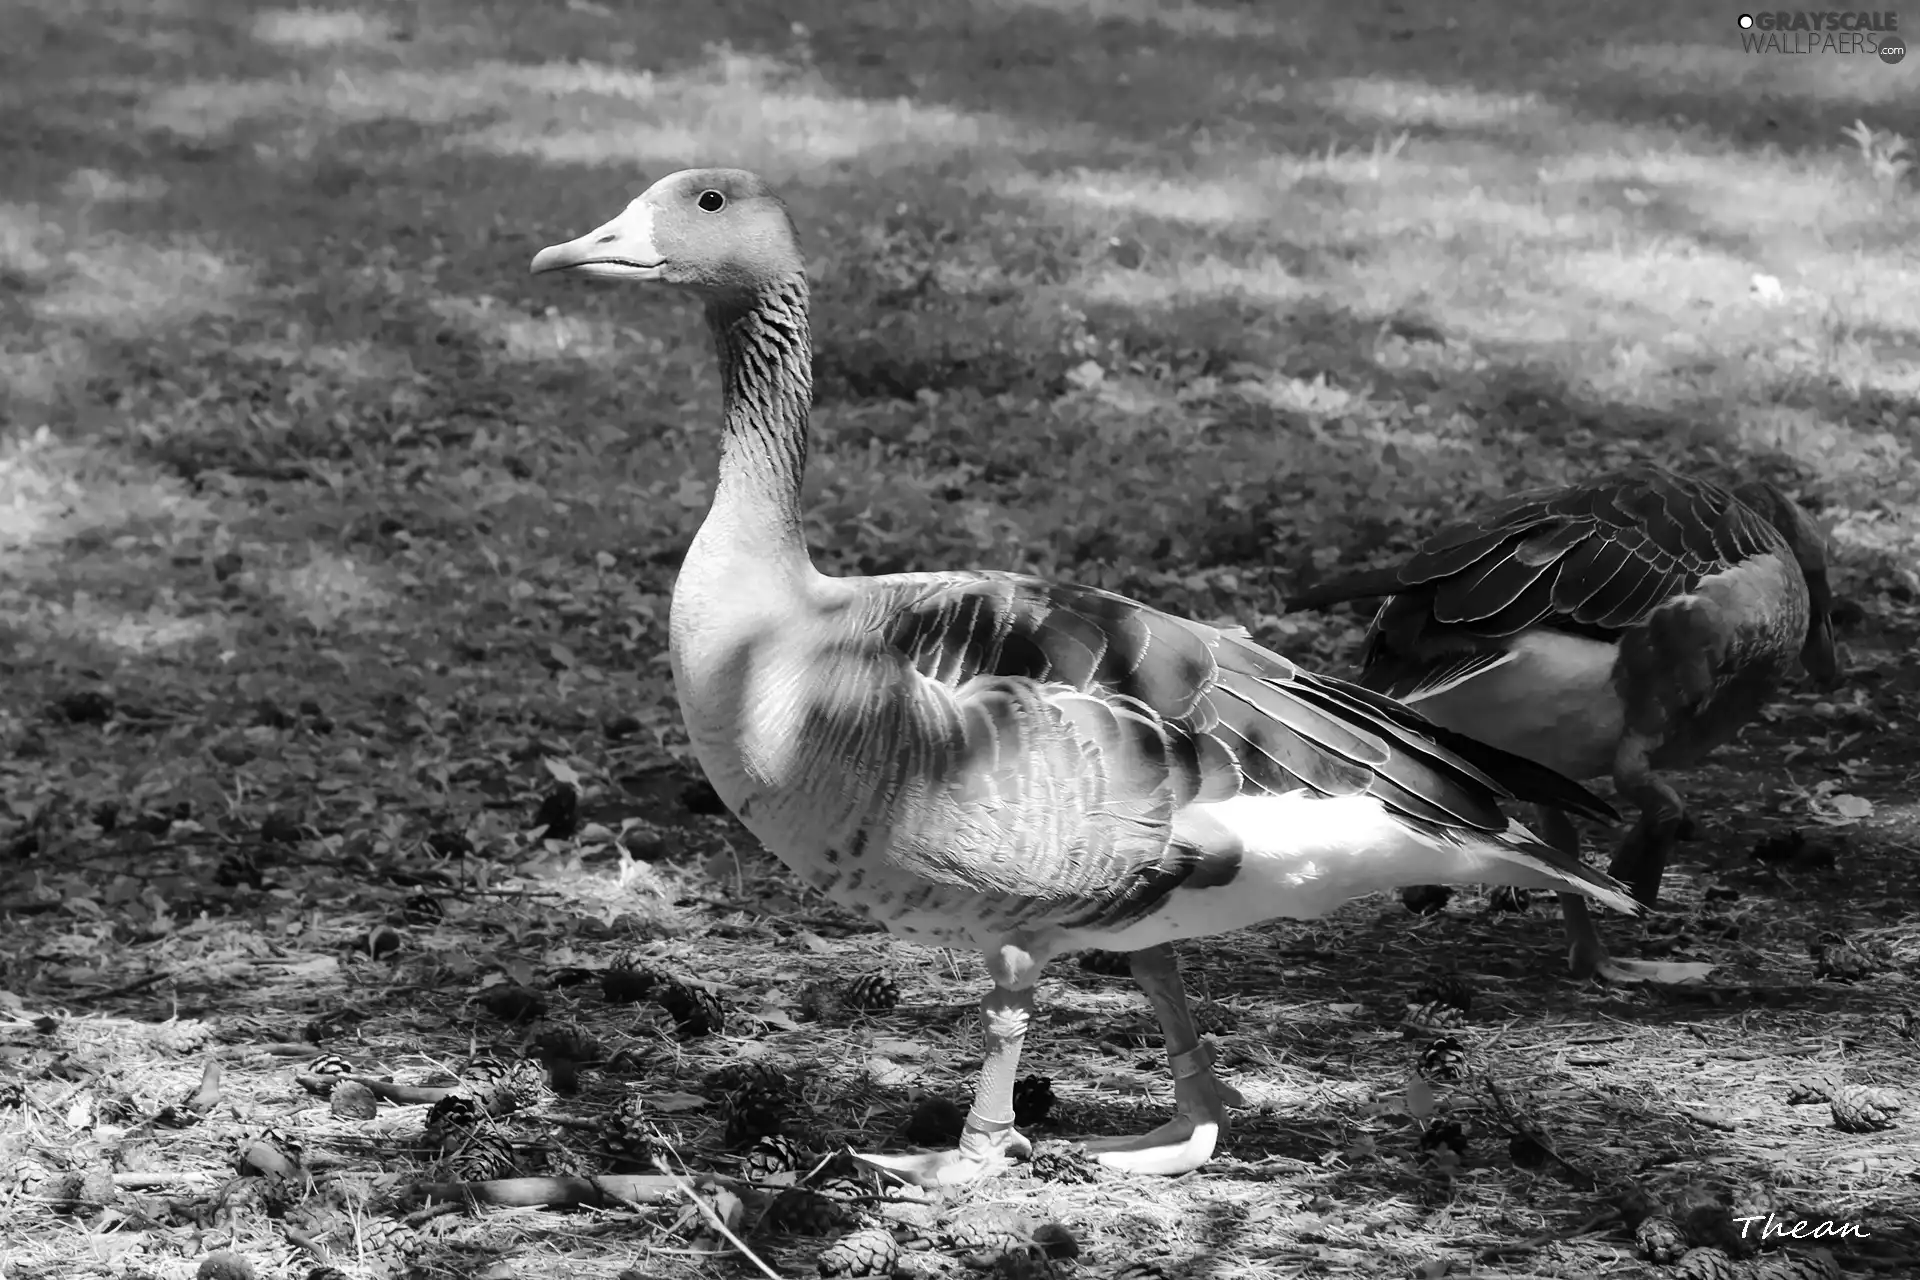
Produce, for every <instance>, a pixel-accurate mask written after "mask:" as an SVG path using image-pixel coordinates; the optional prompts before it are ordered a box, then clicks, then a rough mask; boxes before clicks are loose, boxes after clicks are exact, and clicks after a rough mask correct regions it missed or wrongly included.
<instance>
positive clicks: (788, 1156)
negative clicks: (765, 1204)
mask: <svg viewBox="0 0 1920 1280" xmlns="http://www.w3.org/2000/svg"><path fill="white" fill-rule="evenodd" d="M808 1163H809V1162H808V1158H807V1153H806V1151H805V1150H804V1149H803V1148H802V1147H801V1146H800V1144H799V1143H797V1142H795V1141H794V1140H793V1139H792V1138H783V1137H781V1136H780V1135H779V1134H777V1133H770V1134H766V1135H764V1136H762V1137H759V1138H755V1139H754V1140H753V1142H752V1143H751V1144H750V1145H749V1146H748V1147H747V1155H746V1159H744V1160H742V1161H741V1163H740V1170H741V1172H742V1173H743V1174H744V1175H745V1176H746V1177H747V1178H748V1179H750V1180H751V1181H754V1182H765V1181H767V1180H768V1179H770V1178H778V1177H781V1176H783V1175H788V1174H794V1173H798V1172H799V1171H800V1170H801V1169H803V1168H805V1167H806V1165H807V1164H808Z"/></svg>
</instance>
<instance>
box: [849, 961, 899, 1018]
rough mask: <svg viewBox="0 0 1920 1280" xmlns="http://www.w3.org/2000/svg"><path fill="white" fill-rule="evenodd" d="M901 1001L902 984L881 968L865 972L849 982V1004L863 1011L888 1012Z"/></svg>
mask: <svg viewBox="0 0 1920 1280" xmlns="http://www.w3.org/2000/svg"><path fill="white" fill-rule="evenodd" d="M899 1003H900V984H899V983H897V982H895V981H894V980H893V975H892V974H890V973H888V972H886V971H885V970H880V971H878V972H875V973H863V974H861V975H860V976H859V977H857V978H855V979H854V980H853V981H852V982H850V983H848V984H847V1005H848V1007H850V1008H853V1009H858V1010H859V1011H860V1012H862V1013H886V1012H888V1011H889V1010H891V1009H892V1008H894V1007H895V1006H896V1005H898V1004H899Z"/></svg>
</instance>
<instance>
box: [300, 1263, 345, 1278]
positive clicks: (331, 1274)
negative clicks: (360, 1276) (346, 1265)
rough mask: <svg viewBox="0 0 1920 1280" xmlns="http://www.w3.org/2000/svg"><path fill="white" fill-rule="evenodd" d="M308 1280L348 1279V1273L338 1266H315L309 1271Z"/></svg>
mask: <svg viewBox="0 0 1920 1280" xmlns="http://www.w3.org/2000/svg"><path fill="white" fill-rule="evenodd" d="M307 1280H347V1273H346V1272H344V1271H342V1270H341V1269H340V1268H338V1267H325V1266H321V1267H315V1268H314V1269H313V1270H311V1271H309V1272H307Z"/></svg>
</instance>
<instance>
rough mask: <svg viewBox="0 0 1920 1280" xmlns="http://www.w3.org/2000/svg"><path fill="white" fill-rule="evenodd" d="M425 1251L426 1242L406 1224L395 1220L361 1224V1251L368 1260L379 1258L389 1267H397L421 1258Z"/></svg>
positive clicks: (377, 1220) (378, 1220) (375, 1219)
mask: <svg viewBox="0 0 1920 1280" xmlns="http://www.w3.org/2000/svg"><path fill="white" fill-rule="evenodd" d="M425 1249H426V1242H425V1241H423V1240H422V1239H421V1238H420V1235H419V1233H418V1232H416V1231H415V1230H414V1229H413V1228H412V1227H409V1226H408V1225H407V1224H406V1223H404V1222H400V1221H397V1220H395V1219H393V1218H368V1219H364V1220H363V1221H362V1222H361V1223H360V1251H361V1254H362V1255H363V1256H365V1257H367V1258H377V1259H380V1260H382V1261H385V1262H387V1263H388V1264H389V1265H396V1264H399V1263H404V1262H406V1261H408V1260H410V1259H413V1258H417V1257H419V1256H420V1254H421V1253H423V1252H424V1251H425Z"/></svg>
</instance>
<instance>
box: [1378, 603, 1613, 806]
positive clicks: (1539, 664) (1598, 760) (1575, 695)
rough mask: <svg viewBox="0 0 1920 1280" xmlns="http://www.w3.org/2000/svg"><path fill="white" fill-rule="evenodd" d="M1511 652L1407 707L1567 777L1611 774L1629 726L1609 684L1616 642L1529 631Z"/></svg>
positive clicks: (1611, 680) (1518, 638) (1519, 639)
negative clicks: (1497, 662) (1508, 658)
mask: <svg viewBox="0 0 1920 1280" xmlns="http://www.w3.org/2000/svg"><path fill="white" fill-rule="evenodd" d="M1508 651H1509V652H1510V653H1511V654H1513V658H1512V660H1511V661H1509V662H1506V663H1504V664H1502V665H1501V666H1498V667H1495V668H1493V669H1492V670H1490V671H1486V672H1483V673H1482V674H1480V675H1477V676H1474V677H1473V678H1472V679H1470V680H1466V681H1464V682H1462V683H1461V684H1459V685H1456V686H1454V687H1453V688H1451V689H1448V690H1446V691H1445V692H1444V693H1439V694H1435V695H1433V696H1432V697H1429V698H1422V699H1419V700H1417V701H1415V702H1414V703H1413V704H1412V705H1413V706H1414V707H1416V708H1418V709H1419V711H1420V712H1421V714H1423V715H1425V716H1427V717H1428V718H1429V719H1431V720H1433V721H1434V722H1435V723H1436V724H1440V725H1444V726H1446V727H1447V728H1449V729H1455V730H1458V731H1459V732H1461V733H1465V734H1468V735H1470V736H1472V737H1475V738H1478V739H1480V741H1482V742H1485V743H1487V744H1488V745H1490V746H1495V747H1499V748H1501V749H1502V750H1504V751H1511V752H1512V753H1514V754H1515V755H1518V756H1524V757H1526V758H1527V759H1529V760H1533V761H1536V762H1538V763H1540V764H1544V765H1546V766H1548V767H1549V768H1552V769H1556V770H1558V771H1559V772H1561V773H1563V774H1565V775H1567V776H1568V777H1570V778H1593V777H1598V776H1600V775H1602V774H1606V773H1610V772H1612V770H1613V758H1614V751H1615V749H1616V747H1617V746H1618V745H1619V742H1620V735H1621V733H1622V732H1623V731H1624V730H1625V728H1626V710H1625V707H1624V705H1623V704H1622V702H1621V699H1620V691H1619V689H1618V688H1617V687H1616V685H1615V682H1614V662H1615V660H1616V659H1617V658H1618V657H1619V654H1620V650H1619V647H1618V646H1617V645H1613V644H1609V643H1606V642H1604V641H1600V640H1589V639H1586V638H1585V637H1582V636H1570V635H1565V634H1561V633H1557V632H1551V631H1531V632H1527V633H1525V634H1523V635H1521V636H1518V637H1516V638H1515V640H1514V641H1513V643H1512V644H1511V646H1510V647H1509V650H1508Z"/></svg>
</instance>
